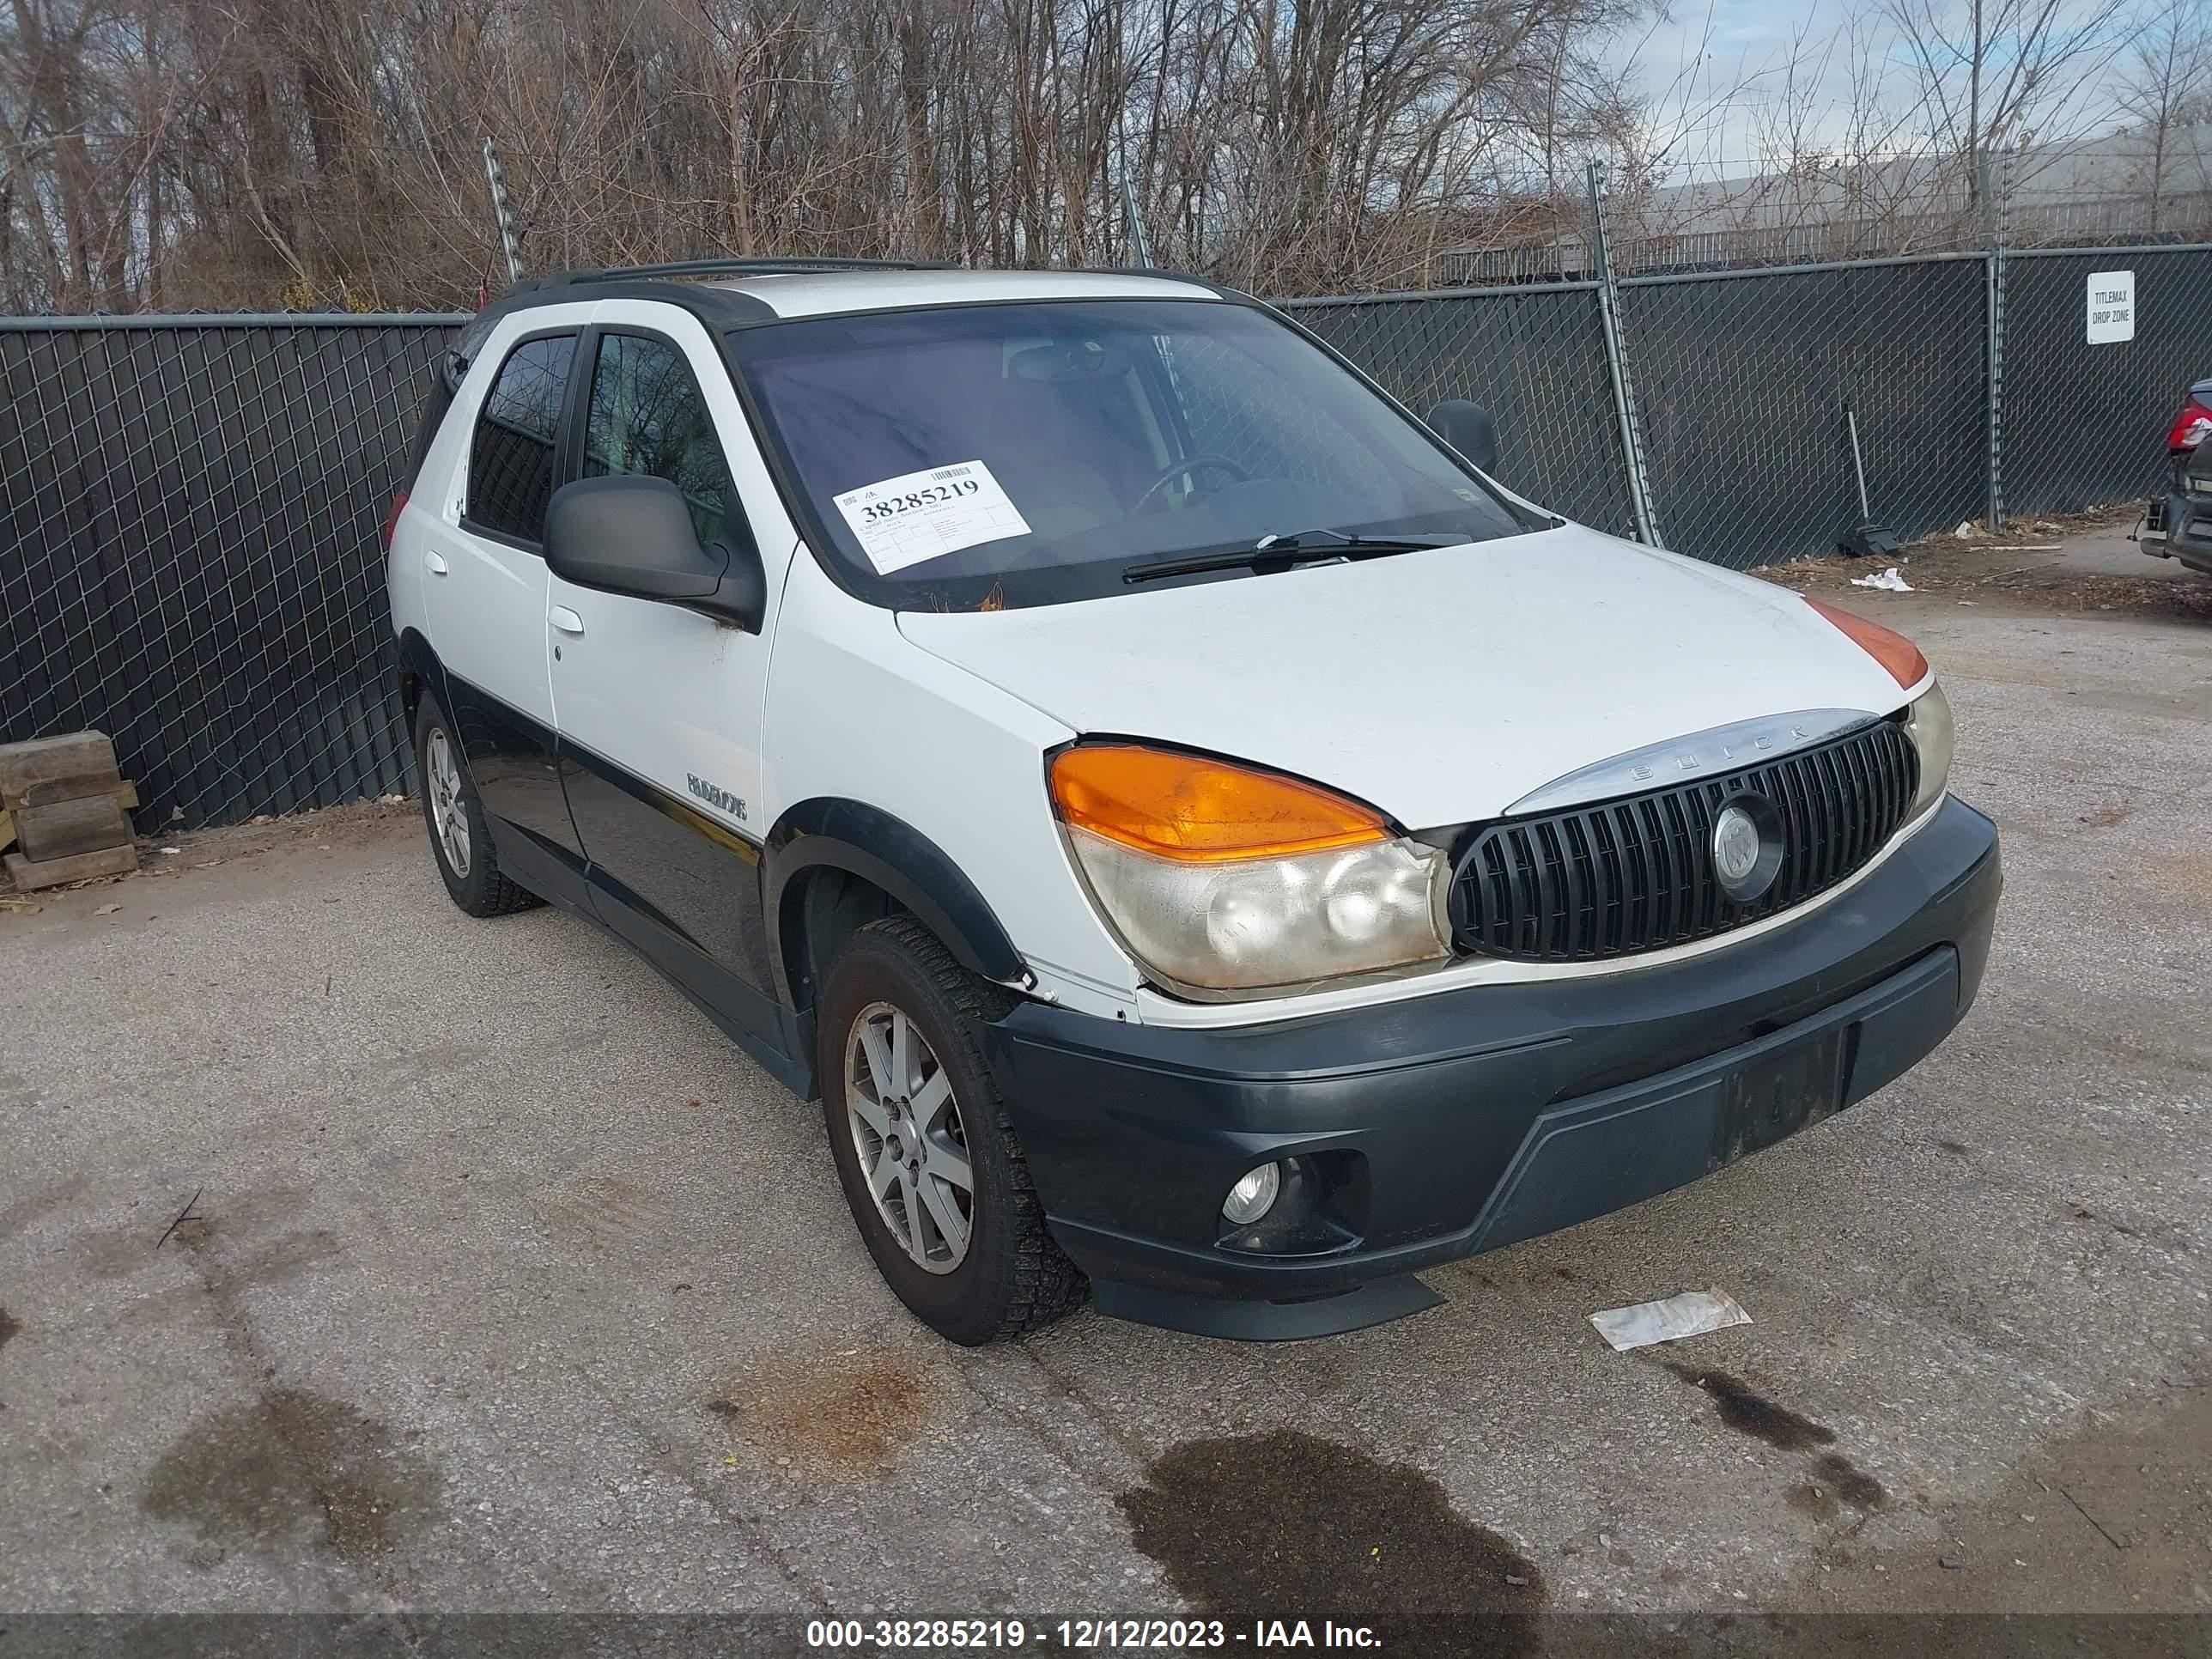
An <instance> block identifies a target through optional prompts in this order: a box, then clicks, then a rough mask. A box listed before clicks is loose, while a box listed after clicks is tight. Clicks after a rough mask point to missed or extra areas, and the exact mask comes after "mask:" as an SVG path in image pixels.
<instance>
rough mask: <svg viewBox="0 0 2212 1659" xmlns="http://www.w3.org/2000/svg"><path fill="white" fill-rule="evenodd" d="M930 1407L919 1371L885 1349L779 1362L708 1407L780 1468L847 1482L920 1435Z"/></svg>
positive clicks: (883, 1462)
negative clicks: (833, 1477)
mask: <svg viewBox="0 0 2212 1659" xmlns="http://www.w3.org/2000/svg"><path fill="white" fill-rule="evenodd" d="M932 1403H933V1402H932V1400H931V1389H930V1387H929V1383H928V1379H927V1377H926V1376H924V1375H923V1374H922V1372H921V1369H920V1368H919V1367H918V1366H916V1365H915V1363H914V1362H913V1361H912V1360H911V1359H909V1358H907V1357H906V1356H905V1355H903V1354H901V1353H899V1352H896V1351H894V1350H890V1349H877V1350H865V1349H864V1350H861V1351H860V1352H854V1353H850V1354H839V1355H837V1356H836V1357H834V1358H829V1359H827V1360H817V1361H813V1362H811V1363H808V1364H799V1363H796V1362H784V1363H781V1364H777V1365H775V1366H774V1367H771V1368H770V1369H769V1370H766V1371H763V1373H762V1374H761V1375H760V1376H758V1377H757V1378H756V1379H755V1380H754V1381H753V1382H752V1383H750V1386H747V1387H745V1388H742V1389H731V1390H729V1391H728V1392H727V1393H726V1394H724V1395H717V1396H715V1397H714V1398H713V1399H710V1400H708V1401H707V1402H706V1404H707V1409H708V1411H710V1412H713V1413H714V1414H715V1415H716V1416H718V1417H723V1418H726V1419H729V1421H730V1422H731V1423H732V1425H734V1426H735V1428H736V1430H737V1431H738V1433H739V1434H740V1435H742V1436H743V1437H744V1438H745V1440H747V1441H748V1442H749V1443H751V1444H752V1445H753V1446H755V1447H757V1448H758V1449H760V1450H761V1451H763V1452H765V1453H766V1454H767V1455H769V1456H770V1457H772V1458H774V1459H775V1461H776V1462H777V1463H778V1464H780V1465H781V1466H783V1467H785V1468H793V1467H796V1468H802V1469H805V1470H807V1471H809V1472H811V1473H814V1474H833V1475H842V1476H844V1477H846V1478H848V1479H851V1478H866V1477H867V1476H869V1475H872V1474H878V1473H880V1472H881V1471H882V1470H883V1469H884V1467H885V1466H886V1465H888V1464H889V1463H890V1462H891V1460H892V1459H893V1458H895V1457H896V1456H897V1455H899V1453H900V1452H902V1451H903V1450H904V1449H906V1447H907V1446H908V1444H909V1443H911V1442H912V1441H913V1439H914V1437H915V1435H917V1434H919V1433H920V1432H921V1426H922V1425H923V1424H924V1423H926V1422H927V1421H928V1420H929V1413H930V1409H931V1406H932Z"/></svg>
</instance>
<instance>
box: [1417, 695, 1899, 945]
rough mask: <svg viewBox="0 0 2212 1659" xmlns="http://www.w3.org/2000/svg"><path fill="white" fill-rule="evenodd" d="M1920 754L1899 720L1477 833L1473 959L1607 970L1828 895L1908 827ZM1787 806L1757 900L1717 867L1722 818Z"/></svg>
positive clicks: (1459, 933)
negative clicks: (1771, 872)
mask: <svg viewBox="0 0 2212 1659" xmlns="http://www.w3.org/2000/svg"><path fill="white" fill-rule="evenodd" d="M1919 784H1920V759H1919V755H1918V753H1917V751H1916V750H1914V748H1913V746H1912V740H1911V738H1909V737H1907V736H1906V735H1905V730H1904V728H1903V726H1900V725H1899V723H1898V722H1897V721H1895V720H1875V721H1871V722H1869V724H1867V725H1865V726H1860V727H1858V728H1857V729H1856V730H1854V731H1851V732H1845V733H1844V735H1843V736H1842V737H1840V738H1832V739H1830V740H1829V741H1827V742H1826V743H1822V744H1815V745H1814V746H1813V747H1811V748H1809V749H1801V750H1797V751H1796V753H1794V754H1789V755H1784V756H1782V757H1779V758H1778V759H1775V760H1771V761H1762V762H1760V763H1758V764H1757V765H1754V766H1747V767H1745V768H1743V769H1741V770H1740V771H1735V772H1729V773H1724V774H1717V775H1714V776H1711V777H1707V778H1700V779H1699V780H1698V781H1696V782H1694V783H1684V784H1677V785H1675V786H1674V787H1671V788H1666V789H1655V790H1652V791H1650V793H1646V794H1641V795H1630V796H1626V797H1625V798H1623V799H1619V800H1610V801H1599V802H1595V803H1593V804H1592V805H1587V806H1573V807H1568V808H1565V809H1564V810H1562V811H1556V812H1547V813H1543V814H1541V815H1538V816H1535V817H1525V818H1508V819H1505V820H1503V821H1502V822H1499V823H1490V824H1483V825H1480V826H1479V827H1478V828H1477V829H1474V831H1473V832H1472V833H1471V835H1470V836H1469V838H1468V841H1467V843H1466V845H1465V846H1464V848H1462V851H1461V853H1460V854H1459V862H1458V866H1457V870H1456V872H1455V876H1454V878H1453V884H1452V924H1453V927H1454V930H1455V936H1456V938H1457V940H1458V943H1459V947H1460V949H1462V951H1480V952H1481V953H1482V954H1483V955H1485V956H1493V957H1516V958H1518V959H1521V960H1524V961H1554V962H1593V961H1599V960H1602V959H1603V958H1605V957H1624V956H1629V955H1632V954H1634V953H1635V952H1637V951H1657V950H1663V949H1665V948H1666V947H1667V946H1668V945H1686V944H1688V943H1689V942H1690V941H1692V940H1693V939H1709V938H1711V936H1712V935H1714V934H1715V933H1726V932H1727V931H1728V930H1729V928H1731V927H1741V926H1743V924H1744V923H1746V922H1747V921H1758V920H1759V918H1760V917H1761V916H1767V915H1773V914H1774V913H1775V912H1776V911H1778V910H1786V909H1788V908H1790V906H1791V905H1793V904H1799V903H1802V902H1804V901H1805V900H1807V899H1808V898H1811V897H1812V896H1814V894H1816V893H1820V892H1824V891H1826V890H1827V889H1828V888H1831V887H1832V886H1834V885H1835V884H1837V883H1838V882H1839V881H1842V880H1843V879H1844V878H1845V877H1847V876H1849V875H1850V873H1851V872H1853V871H1855V870H1857V869H1858V868H1859V867H1860V866H1862V865H1863V864H1864V863H1865V862H1866V861H1867V860H1869V859H1870V858H1872V857H1873V856H1874V854H1875V852H1876V851H1877V850H1878V849H1879V848H1881V845H1882V843H1883V842H1887V840H1888V839H1889V838H1890V836H1892V835H1893V834H1894V833H1895V832H1896V829H1897V827H1898V825H1899V824H1900V823H1903V822H1904V819H1905V813H1906V811H1909V810H1910V808H1911V805H1912V797H1913V793H1914V791H1915V790H1917V788H1918V787H1919ZM1741 795H1754V796H1758V797H1760V798H1762V799H1764V800H1765V801H1766V802H1767V803H1768V804H1769V805H1771V808H1772V809H1773V810H1772V812H1771V815H1769V816H1770V820H1771V822H1772V823H1776V824H1777V825H1778V827H1779V836H1780V839H1781V842H1782V848H1783V852H1782V861H1781V865H1780V866H1779V868H1778V870H1777V872H1776V873H1775V876H1774V879H1773V884H1771V886H1769V887H1768V888H1767V889H1766V890H1765V892H1763V893H1761V894H1759V896H1758V897H1756V898H1755V899H1753V901H1752V902H1749V903H1747V904H1739V903H1737V902H1735V900H1733V899H1731V898H1730V897H1729V896H1728V894H1727V893H1725V892H1724V891H1723V890H1722V888H1721V884H1720V880H1719V878H1718V877H1717V875H1716V874H1715V873H1714V871H1713V857H1712V838H1713V822H1714V819H1715V817H1717V815H1718V814H1719V812H1720V811H1721V809H1722V808H1723V806H1724V805H1727V804H1728V802H1729V800H1730V799H1732V798H1734V797H1736V796H1741Z"/></svg>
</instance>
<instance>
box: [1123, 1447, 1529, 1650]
mask: <svg viewBox="0 0 2212 1659" xmlns="http://www.w3.org/2000/svg"><path fill="white" fill-rule="evenodd" d="M1117 1501H1118V1502H1119V1503H1120V1504H1121V1511H1122V1513H1123V1514H1124V1515H1126V1516H1127V1517H1128V1520H1129V1527H1130V1531H1131V1534H1132V1536H1133V1541H1134V1542H1135V1544H1136V1546H1137V1547H1138V1548H1139V1549H1140V1550H1142V1551H1143V1552H1144V1553H1146V1555H1148V1556H1150V1557H1152V1559H1153V1560H1155V1561H1157V1562H1158V1563H1159V1564H1160V1565H1161V1566H1162V1567H1163V1568H1164V1569H1165V1571H1166V1572H1167V1575H1168V1578H1169V1581H1170V1583H1172V1584H1173V1585H1174V1586H1175V1588H1176V1590H1178V1591H1179V1592H1180V1593H1181V1594H1182V1595H1183V1596H1184V1597H1185V1598H1186V1599H1187V1600H1188V1601H1190V1602H1191V1603H1192V1605H1193V1606H1194V1607H1198V1608H1200V1610H1202V1611H1203V1612H1204V1613H1206V1614H1207V1615H1208V1616H1210V1617H1215V1618H1219V1619H1222V1620H1227V1621H1230V1622H1231V1626H1232V1628H1233V1627H1236V1626H1243V1627H1244V1628H1247V1629H1249V1628H1250V1624H1251V1621H1252V1620H1256V1619H1261V1618H1265V1619H1268V1620H1277V1619H1279V1620H1285V1622H1286V1623H1287V1622H1288V1621H1291V1620H1300V1619H1303V1620H1308V1621H1310V1624H1311V1625H1312V1626H1313V1632H1312V1643H1311V1644H1312V1645H1314V1646H1316V1647H1319V1646H1322V1645H1326V1644H1325V1643H1324V1641H1323V1639H1322V1630H1321V1623H1322V1620H1328V1621H1329V1622H1331V1623H1334V1624H1338V1625H1352V1626H1362V1625H1364V1626H1369V1627H1370V1628H1371V1629H1373V1630H1375V1631H1376V1632H1377V1633H1378V1634H1380V1635H1381V1636H1382V1638H1383V1646H1384V1647H1385V1648H1386V1649H1387V1650H1389V1651H1390V1652H1391V1653H1393V1654H1398V1655H1407V1654H1414V1655H1420V1654H1437V1655H1445V1654H1449V1655H1459V1654H1466V1653H1478V1652H1479V1653H1484V1654H1493V1655H1499V1654H1502V1655H1512V1654H1523V1653H1528V1652H1531V1651H1533V1650H1534V1648H1535V1646H1536V1641H1537V1631H1536V1626H1535V1619H1536V1615H1537V1613H1539V1612H1540V1611H1541V1608H1542V1607H1543V1605H1544V1600H1545V1586H1544V1575H1543V1573H1542V1572H1541V1571H1539V1570H1538V1568H1537V1567H1536V1565H1534V1563H1533V1562H1531V1561H1529V1560H1528V1558H1526V1557H1525V1556H1523V1555H1522V1553H1520V1551H1519V1550H1517V1549H1516V1548H1515V1547H1514V1546H1513V1544H1512V1543H1511V1541H1509V1540H1508V1539H1506V1538H1505V1537H1504V1536H1503V1535H1502V1534H1498V1533H1496V1532H1493V1531H1492V1530H1491V1529H1490V1528H1486V1527H1480V1526H1477V1525H1475V1524H1474V1522H1470V1521H1466V1520H1462V1518H1461V1517H1460V1516H1458V1515H1457V1514H1455V1513H1454V1511H1453V1510H1452V1507H1451V1502H1450V1500H1449V1498H1447V1497H1446V1496H1445V1493H1444V1489H1443V1486H1440V1485H1438V1484H1437V1481H1436V1480H1435V1479H1434V1478H1433V1477H1431V1476H1430V1475H1428V1474H1423V1473H1422V1472H1421V1471H1420V1470H1419V1469H1414V1468H1407V1467H1406V1466H1404V1465H1402V1464H1394V1463H1385V1462H1381V1461H1380V1460H1378V1459H1376V1458H1374V1457H1370V1456H1369V1455H1367V1454H1366V1453H1364V1452H1360V1451H1355V1450H1353V1449H1351V1448H1350V1447H1347V1446H1340V1445H1338V1444H1336V1443H1334V1442H1331V1441H1328V1440H1322V1439H1319V1438H1316V1437H1314V1436H1312V1435H1309V1434H1303V1433H1300V1432H1298V1431H1296V1430H1290V1429H1276V1430H1271V1431H1267V1433H1264V1434H1255V1435H1242V1436H1233V1437H1225V1438H1222V1439H1213V1440H1197V1441H1192V1442H1190V1443H1187V1444H1184V1445H1181V1446H1177V1447H1176V1448H1175V1449H1173V1450H1172V1451H1170V1452H1168V1453H1167V1454H1166V1455H1164V1456H1162V1457H1160V1458H1158V1460H1156V1461H1155V1462H1153V1463H1152V1466H1151V1467H1150V1468H1148V1469H1147V1470H1146V1483H1145V1485H1144V1486H1140V1487H1139V1488H1137V1489H1136V1490H1135V1491H1133V1492H1125V1493H1123V1494H1122V1495H1121V1498H1119V1499H1118V1500H1117Z"/></svg>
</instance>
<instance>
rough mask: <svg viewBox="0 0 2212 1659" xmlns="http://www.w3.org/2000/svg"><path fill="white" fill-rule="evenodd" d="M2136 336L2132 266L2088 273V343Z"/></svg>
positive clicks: (2134, 284) (2111, 342)
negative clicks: (2125, 268)
mask: <svg viewBox="0 0 2212 1659" xmlns="http://www.w3.org/2000/svg"><path fill="white" fill-rule="evenodd" d="M2135 337H2136V274H2135V272H2133V271H2132V270H2093V271H2091V272H2090V273H2089V343H2090V344H2091V345H2117V344H2118V343H2120V342H2121V341H2122V340H2132V339H2134V338H2135Z"/></svg>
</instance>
